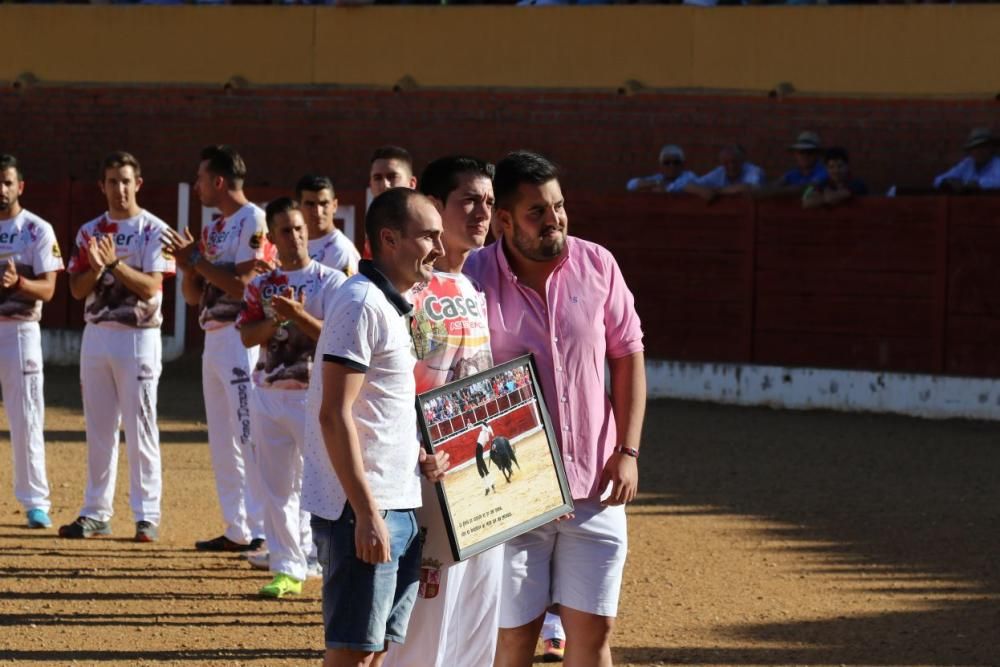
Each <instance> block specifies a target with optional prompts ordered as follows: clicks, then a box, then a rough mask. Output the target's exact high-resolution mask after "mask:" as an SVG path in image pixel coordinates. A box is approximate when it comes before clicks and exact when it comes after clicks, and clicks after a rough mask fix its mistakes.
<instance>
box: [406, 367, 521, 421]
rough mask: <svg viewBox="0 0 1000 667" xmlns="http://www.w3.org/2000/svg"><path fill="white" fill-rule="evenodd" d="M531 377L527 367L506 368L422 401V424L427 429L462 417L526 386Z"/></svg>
mask: <svg viewBox="0 0 1000 667" xmlns="http://www.w3.org/2000/svg"><path fill="white" fill-rule="evenodd" d="M529 380H530V376H529V374H528V369H527V367H526V366H520V367H518V368H512V369H509V370H507V371H505V372H503V373H498V374H497V375H494V376H493V377H491V378H486V379H483V380H480V381H478V382H475V383H473V384H469V385H466V386H464V387H462V388H461V389H458V390H456V391H452V392H450V393H447V394H441V395H439V396H435V397H434V398H431V399H429V400H427V401H424V405H423V408H424V421H425V422H426V423H427V425H428V426H432V425H433V424H437V423H438V422H442V421H445V420H446V419H451V418H452V417H457V416H458V415H461V414H465V413H466V412H468V411H469V410H472V409H474V408H476V407H479V406H480V405H483V404H484V403H486V402H488V401H491V400H493V399H495V398H499V397H500V396H504V395H505V394H511V393H513V392H515V391H517V390H518V389H520V388H521V387H524V386H525V385H527V384H528V382H529Z"/></svg>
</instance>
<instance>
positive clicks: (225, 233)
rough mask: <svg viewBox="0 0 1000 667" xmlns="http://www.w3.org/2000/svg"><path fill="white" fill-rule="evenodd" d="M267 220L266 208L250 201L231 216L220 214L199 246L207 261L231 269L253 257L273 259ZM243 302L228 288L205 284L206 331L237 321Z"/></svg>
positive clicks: (203, 314)
mask: <svg viewBox="0 0 1000 667" xmlns="http://www.w3.org/2000/svg"><path fill="white" fill-rule="evenodd" d="M266 234H267V223H266V222H265V221H264V210H263V209H262V208H261V207H259V206H257V205H256V204H253V203H250V202H247V203H246V204H244V205H243V206H242V207H240V209H239V210H238V211H236V212H235V213H233V214H232V215H231V216H229V217H228V218H227V217H224V216H219V217H217V218H215V219H213V220H212V223H211V224H209V225H206V226H205V227H204V228H203V229H202V230H201V239H200V240H199V249H200V251H201V254H202V256H203V257H204V258H205V261H208V262H211V263H212V264H215V265H217V266H219V267H221V268H224V269H226V270H227V271H235V270H236V265H237V264H242V263H243V262H247V261H250V260H251V259H266V260H270V259H273V257H274V246H272V245H271V243H270V241H268V240H267V236H266ZM242 307H243V302H242V301H241V300H240V299H234V298H232V297H230V296H228V295H227V294H226V293H225V292H224V291H222V290H221V289H219V288H218V287H216V286H215V285H212V284H211V283H208V282H206V283H205V289H204V290H203V291H202V294H201V304H200V308H199V315H198V323H199V324H201V328H202V329H205V330H206V331H211V330H213V329H219V328H222V327H224V326H228V325H230V324H232V323H234V322H235V321H236V318H237V316H239V314H240V309H241V308H242Z"/></svg>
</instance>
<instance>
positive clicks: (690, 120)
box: [0, 86, 1000, 192]
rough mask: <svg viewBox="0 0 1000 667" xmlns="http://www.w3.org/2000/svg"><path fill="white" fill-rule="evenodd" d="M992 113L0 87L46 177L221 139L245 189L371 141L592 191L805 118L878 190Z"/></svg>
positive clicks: (707, 159) (950, 106)
mask: <svg viewBox="0 0 1000 667" xmlns="http://www.w3.org/2000/svg"><path fill="white" fill-rule="evenodd" d="M998 112H1000V103H998V102H996V101H993V100H947V99H945V100H879V99H833V98H829V99H827V98H795V97H792V98H785V99H769V98H767V97H764V96H734V95H706V94H698V95H694V94H692V95H686V94H658V93H643V94H638V95H631V96H626V95H616V94H613V93H607V94H604V93H593V92H588V93H582V92H581V93H573V92H537V91H522V92H516V91H512V92H488V91H474V90H436V91H416V92H401V93H392V92H388V91H374V90H345V89H332V88H328V89H324V88H264V89H248V90H239V91H235V92H233V93H231V94H226V93H225V92H223V91H222V90H221V89H219V90H217V89H213V88H198V87H189V88H185V87H165V86H149V87H140V86H136V87H124V86H122V87H103V86H102V87H90V86H65V87H57V86H36V87H31V88H28V89H26V90H24V91H21V92H15V91H13V90H6V91H4V92H3V93H2V94H0V127H2V128H3V136H2V140H0V150H2V151H6V152H12V153H15V154H16V155H18V157H19V158H20V159H21V160H22V162H23V164H24V167H25V169H26V171H27V173H28V176H29V177H31V178H35V179H38V180H41V181H47V182H58V181H61V180H64V179H66V178H72V179H83V180H90V179H93V178H94V177H95V170H96V166H97V164H98V162H99V160H100V158H101V156H102V155H103V154H104V153H106V152H108V151H109V150H112V149H115V148H125V149H127V150H130V151H132V152H134V153H135V154H136V155H137V156H138V157H139V159H140V160H141V161H142V162H143V165H144V169H145V172H146V174H147V177H148V178H150V179H152V180H155V181H157V182H161V183H166V182H176V181H177V180H181V179H189V178H191V177H192V176H193V174H194V171H195V167H196V162H197V153H198V150H199V149H200V148H201V147H202V146H203V145H205V144H209V143H215V142H228V143H232V144H235V145H236V146H238V147H239V148H240V150H241V151H242V152H243V154H244V156H245V157H246V159H247V162H248V165H249V168H250V178H249V182H250V184H251V185H271V186H285V185H287V184H291V183H293V182H294V181H295V179H296V178H297V177H298V176H299V175H300V174H301V173H303V172H305V171H310V170H317V171H322V172H326V173H329V174H331V175H332V176H333V177H334V178H335V180H336V183H337V185H338V186H339V187H343V188H346V189H358V188H360V187H362V186H363V184H364V182H365V179H366V172H367V161H368V157H369V155H370V152H371V150H372V148H373V147H375V146H378V145H380V144H383V143H399V144H402V145H404V146H406V147H408V148H409V149H410V150H411V151H412V152H413V153H414V155H415V156H417V159H418V163H419V164H418V168H419V167H420V166H422V165H423V164H424V163H425V162H426V161H427V160H429V159H432V158H433V157H437V156H440V155H444V154H448V153H453V152H458V151H462V152H470V153H474V154H479V155H482V156H484V157H487V158H493V159H496V158H498V157H499V156H501V155H502V154H503V153H504V152H506V151H508V150H510V149H513V148H520V147H527V148H532V149H535V150H539V151H542V152H544V153H546V154H548V155H550V156H551V157H552V158H554V159H555V160H556V161H558V162H560V163H561V164H562V165H563V166H564V168H565V169H566V174H565V178H564V184H565V185H566V186H567V187H568V188H570V189H572V188H585V189H588V190H590V191H603V190H617V189H620V188H622V187H623V186H624V183H625V181H626V180H627V179H628V178H629V177H631V176H635V175H638V174H644V173H649V172H650V170H651V168H652V167H654V166H655V154H656V151H657V149H658V147H659V146H660V145H661V144H662V143H664V142H668V141H669V142H675V143H679V144H681V145H683V146H684V147H685V148H686V149H687V150H688V155H689V160H688V161H689V164H690V166H691V168H693V169H694V170H695V171H699V172H700V171H705V170H707V169H708V168H710V167H712V166H714V160H715V154H716V149H717V147H718V146H719V145H720V144H722V143H725V142H733V141H739V142H742V143H743V144H744V145H745V146H746V147H747V149H748V151H749V155H750V159H751V160H752V161H754V162H756V163H758V164H760V165H762V166H763V167H765V169H766V170H767V172H768V174H769V175H770V176H776V175H777V174H778V173H780V172H781V171H783V170H784V169H786V168H788V166H789V159H788V158H789V156H788V155H787V153H786V151H785V148H784V147H785V145H786V144H788V143H790V140H791V138H792V137H793V136H794V135H795V134H796V133H797V132H798V131H800V130H801V129H814V130H817V131H819V132H820V133H821V135H822V137H823V139H824V140H825V142H826V143H828V144H842V145H844V146H846V147H847V148H848V149H849V150H850V151H851V152H852V155H853V161H854V165H855V171H856V173H857V174H858V175H859V176H861V177H863V178H865V179H866V180H868V181H869V184H870V185H871V186H872V187H873V192H880V191H883V190H884V189H885V188H886V187H888V186H889V185H890V184H893V183H898V184H912V185H925V184H928V183H929V181H930V180H931V179H932V178H933V176H934V175H935V174H936V173H939V172H940V171H943V169H944V168H945V167H946V166H947V165H949V164H951V163H953V162H954V161H955V160H956V159H958V158H959V157H961V149H960V146H961V143H962V141H963V140H964V138H965V136H966V134H967V133H968V131H969V129H970V128H971V127H973V126H980V125H987V126H989V125H995V120H996V118H997V116H998Z"/></svg>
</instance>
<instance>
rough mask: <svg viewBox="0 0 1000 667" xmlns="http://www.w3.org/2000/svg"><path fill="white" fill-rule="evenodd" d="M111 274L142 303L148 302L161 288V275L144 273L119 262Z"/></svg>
mask: <svg viewBox="0 0 1000 667" xmlns="http://www.w3.org/2000/svg"><path fill="white" fill-rule="evenodd" d="M112 273H113V274H114V276H115V277H116V278H118V280H119V281H120V282H121V284H122V285H123V286H124V287H125V288H126V289H127V290H128V291H130V292H132V293H133V294H135V295H137V296H138V297H139V298H140V299H142V300H143V301H149V300H150V299H152V298H153V297H155V296H156V295H157V294H159V292H160V290H161V289H162V288H163V274H162V273H159V272H152V273H144V272H142V271H139V270H138V269H133V268H132V267H131V266H129V265H128V264H125V263H124V262H119V263H118V264H117V265H116V266H115V268H114V269H112Z"/></svg>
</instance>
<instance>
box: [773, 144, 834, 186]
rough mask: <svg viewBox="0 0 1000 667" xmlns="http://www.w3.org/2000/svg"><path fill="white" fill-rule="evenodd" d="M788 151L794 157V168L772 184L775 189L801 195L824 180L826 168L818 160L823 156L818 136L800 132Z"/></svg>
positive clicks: (821, 161)
mask: <svg viewBox="0 0 1000 667" xmlns="http://www.w3.org/2000/svg"><path fill="white" fill-rule="evenodd" d="M788 150H789V151H791V152H792V154H793V155H794V156H795V168H794V169H790V170H789V171H787V172H785V173H784V174H782V175H781V178H779V179H778V181H777V183H775V184H774V185H775V187H776V188H778V189H779V190H785V191H788V192H790V193H801V192H802V191H803V190H805V189H806V188H807V187H809V186H810V185H816V184H817V183H820V182H822V181H824V180H826V167H824V166H823V160H821V159H820V158H821V157H822V156H823V144H822V142H821V141H820V140H819V135H818V134H816V133H815V132H810V131H809V130H806V131H805V132H800V133H799V136H798V137H796V138H795V143H793V144H791V145H790V146H789V147H788Z"/></svg>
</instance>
